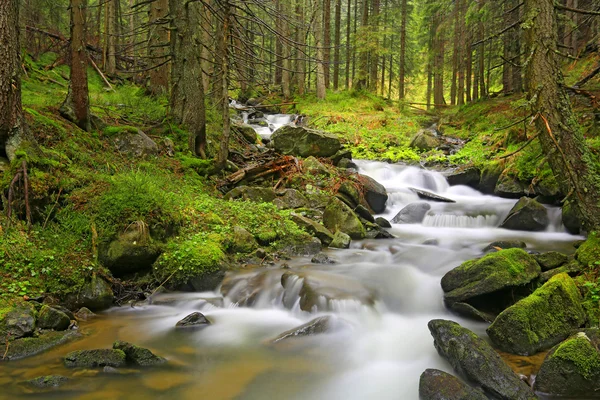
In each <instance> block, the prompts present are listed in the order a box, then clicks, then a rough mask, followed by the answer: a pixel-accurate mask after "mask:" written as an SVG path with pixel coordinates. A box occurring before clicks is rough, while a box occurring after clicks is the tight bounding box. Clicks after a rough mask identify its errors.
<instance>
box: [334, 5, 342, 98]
mask: <svg viewBox="0 0 600 400" xmlns="http://www.w3.org/2000/svg"><path fill="white" fill-rule="evenodd" d="M341 29H342V0H335V33H334V35H335V39H334V48H333V88H334V89H335V90H338V88H339V86H340V67H341V62H340V50H341V49H340V42H341V36H342V34H341Z"/></svg>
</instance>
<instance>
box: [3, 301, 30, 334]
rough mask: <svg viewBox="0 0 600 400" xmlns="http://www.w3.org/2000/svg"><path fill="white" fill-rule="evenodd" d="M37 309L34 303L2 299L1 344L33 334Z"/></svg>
mask: <svg viewBox="0 0 600 400" xmlns="http://www.w3.org/2000/svg"><path fill="white" fill-rule="evenodd" d="M36 318H37V311H36V309H35V307H34V306H33V304H32V303H28V302H25V301H21V300H14V301H10V302H9V301H1V300H0V344H3V343H6V341H8V340H13V339H18V338H21V337H25V336H31V335H32V334H33V331H34V330H35V322H36Z"/></svg>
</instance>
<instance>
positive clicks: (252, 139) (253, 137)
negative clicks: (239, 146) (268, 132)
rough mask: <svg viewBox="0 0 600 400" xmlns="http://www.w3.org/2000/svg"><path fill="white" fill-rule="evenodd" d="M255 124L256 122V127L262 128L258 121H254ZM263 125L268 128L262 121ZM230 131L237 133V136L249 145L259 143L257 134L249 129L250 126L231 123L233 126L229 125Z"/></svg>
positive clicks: (252, 129) (265, 122)
mask: <svg viewBox="0 0 600 400" xmlns="http://www.w3.org/2000/svg"><path fill="white" fill-rule="evenodd" d="M263 121H264V120H263ZM248 122H250V121H248ZM255 122H257V123H256V125H261V126H263V124H261V122H260V121H255ZM264 124H266V125H265V126H269V124H268V123H267V121H264ZM231 130H232V131H233V132H235V133H237V134H238V135H239V136H241V137H243V138H244V139H245V140H246V141H247V142H248V143H250V144H256V143H259V137H258V134H257V133H256V131H255V130H254V128H253V127H251V126H250V125H247V124H243V123H233V124H231Z"/></svg>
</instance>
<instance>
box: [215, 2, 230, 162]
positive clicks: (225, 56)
mask: <svg viewBox="0 0 600 400" xmlns="http://www.w3.org/2000/svg"><path fill="white" fill-rule="evenodd" d="M219 3H220V13H221V20H222V22H221V23H220V25H221V29H219V33H218V35H217V43H218V45H217V46H218V49H217V50H218V53H217V54H218V59H219V63H220V73H221V75H222V78H221V118H222V119H223V134H222V136H221V143H220V146H219V154H218V156H217V162H216V168H217V169H218V170H223V169H225V167H226V166H227V159H228V158H229V136H230V133H231V120H230V118H229V49H228V44H229V35H230V29H231V27H230V23H231V21H230V19H231V16H230V15H231V14H230V13H231V10H230V4H229V0H223V1H220V2H219Z"/></svg>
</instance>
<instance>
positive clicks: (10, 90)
mask: <svg viewBox="0 0 600 400" xmlns="http://www.w3.org/2000/svg"><path fill="white" fill-rule="evenodd" d="M19 36H20V32H19V0H5V1H1V2H0V38H3V39H2V40H0V55H1V57H0V156H1V157H8V158H9V159H11V160H12V159H13V158H14V150H15V149H16V147H18V143H19V141H20V140H21V138H22V134H23V129H24V125H23V109H22V106H21V76H20V75H21V47H20V40H19V39H20V37H19Z"/></svg>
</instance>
